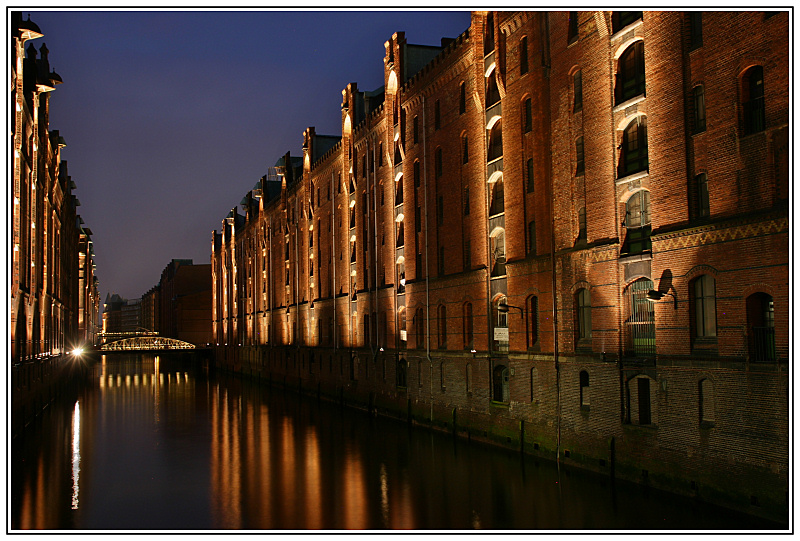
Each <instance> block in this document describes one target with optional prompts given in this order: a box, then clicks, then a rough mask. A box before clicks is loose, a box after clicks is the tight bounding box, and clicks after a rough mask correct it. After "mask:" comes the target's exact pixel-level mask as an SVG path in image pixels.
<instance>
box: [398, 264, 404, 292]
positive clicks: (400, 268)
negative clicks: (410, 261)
mask: <svg viewBox="0 0 800 541" xmlns="http://www.w3.org/2000/svg"><path fill="white" fill-rule="evenodd" d="M397 292H398V293H405V292H406V263H405V259H402V258H401V260H400V261H398V262H397Z"/></svg>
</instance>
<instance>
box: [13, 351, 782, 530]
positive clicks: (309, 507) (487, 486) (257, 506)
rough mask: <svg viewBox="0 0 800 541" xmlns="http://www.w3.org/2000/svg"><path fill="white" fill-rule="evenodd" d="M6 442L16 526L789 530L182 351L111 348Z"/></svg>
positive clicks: (17, 527)
mask: <svg viewBox="0 0 800 541" xmlns="http://www.w3.org/2000/svg"><path fill="white" fill-rule="evenodd" d="M11 448H12V449H11V450H12V457H11V466H12V467H11V485H12V486H11V502H10V506H9V507H10V526H11V529H12V530H22V529H25V530H27V529H47V530H129V531H130V530H229V529H242V530H286V529H288V530H306V529H311V530H340V529H357V530H379V529H419V530H451V529H456V530H471V529H488V530H498V529H513V530H534V529H536V530H598V529H602V530H751V529H756V530H762V529H772V528H785V526H781V525H777V524H773V523H769V522H765V521H761V520H759V519H756V518H753V517H750V516H747V515H742V514H739V513H735V512H732V511H728V510H725V509H721V508H718V507H714V506H710V505H705V504H703V503H701V502H696V501H693V500H690V499H685V498H681V497H676V496H672V495H668V494H664V493H662V492H659V491H655V490H648V489H647V488H646V487H642V486H637V485H631V484H627V483H623V482H619V481H617V482H613V481H612V480H611V479H609V478H607V477H603V476H596V475H593V474H589V473H586V472H582V471H580V470H575V469H565V468H564V467H561V468H559V467H557V465H556V464H555V463H554V462H549V461H543V460H537V459H535V458H533V457H529V456H523V455H520V454H519V453H514V452H511V451H507V450H503V449H496V448H492V447H487V446H483V445H479V444H475V443H469V442H467V441H464V440H459V439H454V438H452V437H450V436H448V435H446V434H440V433H436V432H432V431H429V430H425V429H421V428H413V427H410V426H409V425H407V424H406V423H403V422H398V421H393V420H389V419H383V418H375V417H372V416H370V415H368V414H367V413H364V412H360V411H353V410H350V409H344V408H342V407H339V406H337V405H334V404H330V403H326V402H321V403H320V402H318V401H317V400H315V399H313V398H307V397H300V396H298V395H296V394H293V393H292V392H288V391H284V390H282V389H275V388H269V387H266V386H260V385H257V384H256V383H254V382H251V381H247V380H241V379H239V378H237V377H234V376H230V375H226V374H215V373H213V372H212V373H209V372H208V371H207V370H204V369H203V368H202V367H201V366H198V363H196V362H191V361H190V360H189V358H188V357H179V356H169V355H161V356H153V355H115V356H107V357H103V358H102V360H101V361H99V362H97V363H96V364H95V365H94V366H93V367H92V370H91V371H90V373H89V376H88V377H87V381H86V383H85V385H83V386H81V388H80V390H77V391H75V392H74V393H72V394H71V395H64V396H62V397H59V399H58V400H57V401H56V402H55V403H53V404H51V405H50V407H48V408H47V409H46V410H45V411H44V412H43V413H42V415H40V416H39V418H37V420H36V421H35V422H34V423H32V424H31V425H29V426H28V427H27V428H26V430H25V431H24V433H23V434H22V435H21V436H19V437H17V438H14V439H13V441H12V442H11Z"/></svg>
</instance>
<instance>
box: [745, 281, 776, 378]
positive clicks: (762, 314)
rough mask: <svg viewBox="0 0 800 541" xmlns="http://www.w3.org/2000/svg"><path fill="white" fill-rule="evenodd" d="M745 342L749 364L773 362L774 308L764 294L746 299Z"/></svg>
mask: <svg viewBox="0 0 800 541" xmlns="http://www.w3.org/2000/svg"><path fill="white" fill-rule="evenodd" d="M745 306H746V310H747V342H748V344H747V345H748V352H749V353H750V361H751V362H774V361H775V360H776V358H777V357H776V355H775V307H774V303H773V301H772V297H771V296H769V295H767V294H766V293H754V294H752V295H750V296H749V297H747V300H746V305H745Z"/></svg>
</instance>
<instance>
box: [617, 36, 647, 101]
mask: <svg viewBox="0 0 800 541" xmlns="http://www.w3.org/2000/svg"><path fill="white" fill-rule="evenodd" d="M614 93H615V97H616V105H619V104H620V103H623V102H626V101H628V100H629V99H632V98H635V97H637V96H640V95H642V94H644V93H645V81H644V42H643V41H641V40H639V41H636V42H634V43H633V44H632V45H630V46H629V47H628V48H627V49H625V52H623V53H622V55H621V56H620V57H619V63H618V64H617V81H616V85H615V87H614Z"/></svg>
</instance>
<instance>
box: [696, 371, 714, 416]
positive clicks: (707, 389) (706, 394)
mask: <svg viewBox="0 0 800 541" xmlns="http://www.w3.org/2000/svg"><path fill="white" fill-rule="evenodd" d="M699 391H700V393H699V394H700V397H699V398H700V404H699V406H700V425H701V426H704V428H710V427H711V426H714V383H713V382H712V381H711V380H710V379H708V378H704V379H701V380H700V385H699Z"/></svg>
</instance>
